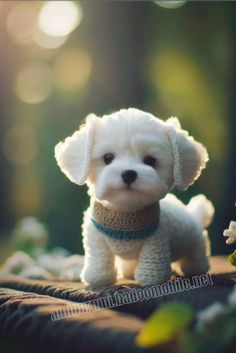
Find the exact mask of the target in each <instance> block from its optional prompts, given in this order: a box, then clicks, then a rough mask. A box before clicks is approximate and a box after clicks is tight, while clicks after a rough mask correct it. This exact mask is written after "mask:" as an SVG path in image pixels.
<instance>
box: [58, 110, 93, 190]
mask: <svg viewBox="0 0 236 353" xmlns="http://www.w3.org/2000/svg"><path fill="white" fill-rule="evenodd" d="M97 120H98V118H97V117H96V115H94V114H90V115H88V116H87V118H86V123H85V125H83V126H81V127H80V129H79V130H78V131H76V132H75V133H74V134H73V135H72V136H70V137H67V138H66V139H65V141H64V142H59V143H58V144H57V145H56V147H55V158H56V161H57V164H58V165H59V167H60V169H61V170H62V172H63V173H64V174H65V175H66V176H67V177H68V178H69V179H70V180H71V181H72V182H73V183H76V184H79V185H83V184H84V183H85V182H86V179H87V176H88V172H89V167H90V160H91V152H92V147H93V140H94V131H95V126H96V122H97Z"/></svg>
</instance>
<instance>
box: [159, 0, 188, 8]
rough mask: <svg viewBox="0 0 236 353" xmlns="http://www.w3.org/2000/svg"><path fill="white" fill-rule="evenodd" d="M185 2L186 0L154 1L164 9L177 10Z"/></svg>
mask: <svg viewBox="0 0 236 353" xmlns="http://www.w3.org/2000/svg"><path fill="white" fill-rule="evenodd" d="M186 2H187V1H186V0H176V1H175V0H173V1H172V0H160V1H155V3H156V4H157V5H159V6H161V7H164V8H165V9H170V10H172V9H177V8H179V7H181V6H183V5H184V4H185V3H186Z"/></svg>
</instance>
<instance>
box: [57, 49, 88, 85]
mask: <svg viewBox="0 0 236 353" xmlns="http://www.w3.org/2000/svg"><path fill="white" fill-rule="evenodd" d="M91 68H92V63H91V58H90V56H89V55H88V54H87V53H86V52H84V51H80V50H77V49H68V50H66V51H64V52H63V53H61V54H60V55H59V56H58V57H57V58H56V59H55V64H54V77H55V84H56V85H57V86H58V87H59V88H60V89H62V90H66V91H71V90H74V89H78V88H80V87H81V86H83V85H84V84H85V83H86V81H87V80H88V78H89V75H90V72H91Z"/></svg>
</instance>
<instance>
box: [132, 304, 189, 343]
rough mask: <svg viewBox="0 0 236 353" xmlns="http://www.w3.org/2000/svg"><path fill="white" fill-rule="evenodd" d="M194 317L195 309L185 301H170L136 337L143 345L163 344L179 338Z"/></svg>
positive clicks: (151, 318)
mask: <svg viewBox="0 0 236 353" xmlns="http://www.w3.org/2000/svg"><path fill="white" fill-rule="evenodd" d="M193 318H194V313H193V310H192V309H191V307H190V306H188V305H186V304H184V303H178V302H174V301H173V302H170V303H168V304H165V305H163V306H162V307H161V308H160V309H159V310H158V311H157V312H156V313H154V314H153V315H152V316H151V317H150V318H149V319H148V321H147V322H146V324H145V326H144V327H143V328H142V330H141V331H140V333H139V334H138V336H137V338H136V342H137V344H138V345H139V346H141V347H152V346H155V345H161V344H164V343H167V342H168V341H171V340H172V339H177V336H178V334H179V333H181V332H182V331H183V330H184V329H185V328H186V327H187V326H189V325H190V324H191V322H192V321H193Z"/></svg>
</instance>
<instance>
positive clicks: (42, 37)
mask: <svg viewBox="0 0 236 353" xmlns="http://www.w3.org/2000/svg"><path fill="white" fill-rule="evenodd" d="M67 38H68V36H61V37H55V36H50V35H48V34H46V33H44V32H42V31H41V30H40V28H37V29H36V30H35V31H34V33H33V40H34V42H35V43H36V44H37V45H38V46H39V47H41V48H44V49H56V48H59V47H61V46H62V45H63V44H64V43H65V42H66V40H67Z"/></svg>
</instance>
